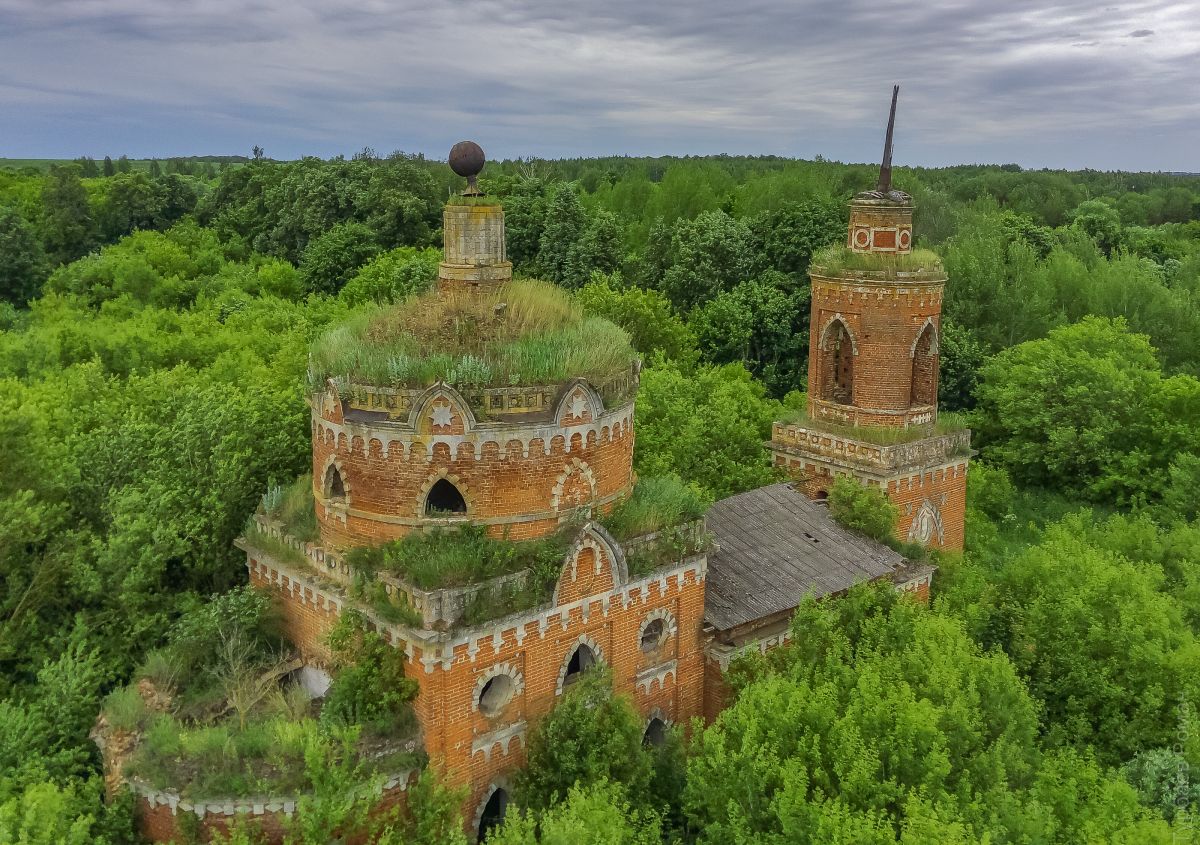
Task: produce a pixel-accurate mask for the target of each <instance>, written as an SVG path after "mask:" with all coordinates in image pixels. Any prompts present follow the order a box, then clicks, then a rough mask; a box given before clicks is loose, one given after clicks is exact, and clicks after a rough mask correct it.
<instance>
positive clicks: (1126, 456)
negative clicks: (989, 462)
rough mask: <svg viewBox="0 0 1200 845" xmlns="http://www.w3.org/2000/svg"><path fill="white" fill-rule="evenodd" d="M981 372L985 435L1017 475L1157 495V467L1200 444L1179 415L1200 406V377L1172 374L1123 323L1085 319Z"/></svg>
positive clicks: (1126, 495)
mask: <svg viewBox="0 0 1200 845" xmlns="http://www.w3.org/2000/svg"><path fill="white" fill-rule="evenodd" d="M980 372H981V376H982V382H981V384H980V386H979V389H978V391H977V393H978V398H979V407H978V410H977V414H976V417H975V420H976V422H977V427H976V431H977V432H978V433H979V440H980V442H981V444H982V445H983V447H984V449H983V451H984V454H985V456H987V457H989V458H991V459H993V460H996V461H998V462H1000V463H1001V464H1003V465H1004V466H1005V467H1007V468H1008V469H1009V471H1010V472H1011V473H1012V474H1013V477H1014V478H1015V479H1017V480H1018V481H1021V482H1024V483H1027V484H1035V485H1039V486H1044V487H1049V488H1055V489H1060V490H1064V491H1069V492H1071V493H1073V494H1076V495H1080V496H1084V497H1087V498H1089V499H1092V500H1094V501H1109V502H1117V503H1120V502H1128V501H1131V500H1132V499H1134V498H1135V497H1138V496H1142V497H1146V496H1155V495H1158V494H1159V493H1160V490H1159V485H1158V484H1157V483H1156V481H1155V476H1156V474H1161V473H1163V472H1165V470H1166V467H1167V465H1168V464H1169V462H1170V460H1171V458H1172V457H1173V456H1175V455H1176V454H1179V453H1180V452H1181V451H1189V450H1192V451H1194V450H1196V449H1200V446H1198V445H1197V443H1196V439H1197V432H1196V431H1195V429H1194V428H1190V427H1188V426H1186V425H1183V424H1181V422H1180V421H1181V419H1187V418H1194V416H1193V415H1194V414H1195V413H1197V409H1198V408H1200V404H1197V403H1200V381H1197V380H1196V379H1194V378H1191V377H1190V376H1176V377H1174V378H1171V379H1164V378H1163V376H1162V372H1161V369H1160V367H1159V364H1158V361H1157V360H1156V359H1155V356H1154V350H1153V349H1152V348H1151V347H1150V344H1149V342H1148V340H1147V338H1146V337H1145V336H1143V335H1136V334H1132V333H1131V332H1129V330H1128V328H1127V327H1126V325H1125V322H1124V321H1123V320H1103V319H1099V318H1094V317H1089V318H1086V319H1084V320H1082V321H1080V322H1079V323H1077V324H1075V325H1073V326H1067V327H1064V328H1061V329H1056V330H1055V331H1053V332H1051V333H1050V336H1049V337H1047V338H1046V339H1044V340H1038V341H1030V342H1027V343H1023V344H1021V345H1019V346H1016V347H1013V348H1012V349H1007V350H1004V351H1003V352H1001V353H999V354H998V355H996V356H995V357H994V358H992V359H991V360H990V361H989V362H988V363H987V364H986V365H985V366H984V367H983V369H982V370H981V371H980ZM1180 415H1183V416H1182V417H1181V416H1180Z"/></svg>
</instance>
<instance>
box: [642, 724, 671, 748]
mask: <svg viewBox="0 0 1200 845" xmlns="http://www.w3.org/2000/svg"><path fill="white" fill-rule="evenodd" d="M666 741H667V723H666V722H664V721H663V720H662V719H660V718H658V717H657V716H655V717H654V718H653V719H651V720H650V724H648V725H646V732H645V733H644V734H642V745H647V746H652V747H655V748H657V747H658V746H660V745H662V744H663V743H664V742H666Z"/></svg>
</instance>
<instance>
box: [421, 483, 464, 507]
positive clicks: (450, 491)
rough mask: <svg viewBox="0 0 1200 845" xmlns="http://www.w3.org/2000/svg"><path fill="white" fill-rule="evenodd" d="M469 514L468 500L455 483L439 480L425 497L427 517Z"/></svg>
mask: <svg viewBox="0 0 1200 845" xmlns="http://www.w3.org/2000/svg"><path fill="white" fill-rule="evenodd" d="M466 512H467V500H466V499H464V498H463V494H462V493H460V492H459V491H458V488H457V487H455V486H454V484H453V483H451V482H450V481H448V480H446V479H445V478H439V479H438V481H437V483H436V484H434V485H433V487H431V488H429V495H427V496H426V497H425V515H426V516H454V515H457V514H465V513H466Z"/></svg>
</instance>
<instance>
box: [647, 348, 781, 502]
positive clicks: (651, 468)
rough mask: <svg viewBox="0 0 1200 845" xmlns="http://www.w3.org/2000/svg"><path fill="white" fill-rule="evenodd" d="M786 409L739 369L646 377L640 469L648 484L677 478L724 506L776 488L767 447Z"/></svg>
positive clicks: (661, 369) (667, 370)
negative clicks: (737, 496) (746, 493)
mask: <svg viewBox="0 0 1200 845" xmlns="http://www.w3.org/2000/svg"><path fill="white" fill-rule="evenodd" d="M779 410H780V408H779V405H778V403H776V402H773V401H771V400H769V399H768V398H767V396H766V391H765V390H764V389H763V387H762V385H761V384H759V383H757V382H755V381H754V380H753V379H752V378H751V377H750V373H749V372H747V371H746V369H745V368H744V367H742V366H740V365H737V364H728V365H725V366H723V367H700V368H697V369H695V370H683V369H681V368H680V367H679V366H678V365H676V364H673V363H662V364H658V365H655V366H653V367H649V368H647V369H645V370H643V371H642V386H641V390H640V392H639V394H638V416H637V427H638V429H637V432H638V433H637V443H636V445H635V446H634V466H635V468H636V469H637V471H638V472H639V473H640V474H642V475H644V476H646V477H658V476H663V475H669V474H675V475H678V476H680V477H681V478H683V479H684V480H685V481H687V482H689V483H691V484H694V485H696V487H698V488H699V489H700V490H701V491H702V492H703V493H704V494H705V495H706V496H708V497H710V498H712V499H720V498H724V497H725V496H730V495H732V494H734V493H739V492H741V491H743V490H750V489H753V488H755V487H760V486H762V485H763V484H769V483H770V482H771V481H773V480H774V479H775V473H774V471H773V470H772V469H771V467H770V465H769V463H768V462H767V455H766V452H765V451H764V450H763V448H762V444H763V441H764V440H766V439H767V438H768V436H769V435H770V431H771V421H772V420H773V419H775V417H776V415H777V414H778V413H779Z"/></svg>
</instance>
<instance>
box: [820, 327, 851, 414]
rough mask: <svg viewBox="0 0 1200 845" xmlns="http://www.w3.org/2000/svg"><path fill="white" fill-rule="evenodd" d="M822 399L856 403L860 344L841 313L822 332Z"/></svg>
mask: <svg viewBox="0 0 1200 845" xmlns="http://www.w3.org/2000/svg"><path fill="white" fill-rule="evenodd" d="M818 349H819V350H820V353H821V354H820V362H821V373H820V375H821V380H820V385H821V397H820V398H821V399H823V400H825V401H826V402H837V403H838V404H839V405H853V404H854V356H855V355H857V354H858V344H857V343H855V341H854V335H853V334H851V333H850V327H849V326H847V325H846V323H845V321H844V320H843V319H842V317H841V315H838V316H836V317H834V318H833V319H832V320H830V321H829V324H828V325H826V326H825V331H823V332H821V343H820V345H819V346H818Z"/></svg>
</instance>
